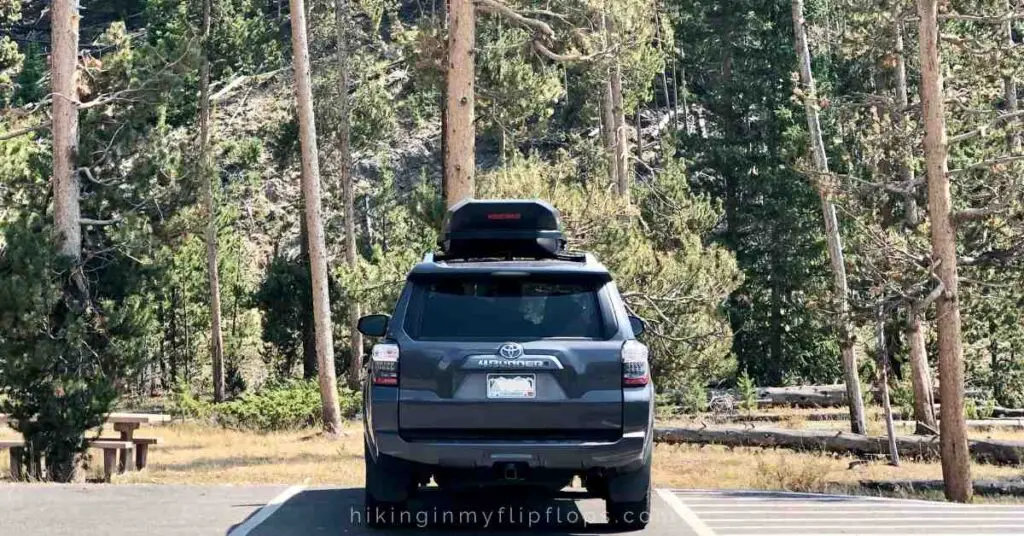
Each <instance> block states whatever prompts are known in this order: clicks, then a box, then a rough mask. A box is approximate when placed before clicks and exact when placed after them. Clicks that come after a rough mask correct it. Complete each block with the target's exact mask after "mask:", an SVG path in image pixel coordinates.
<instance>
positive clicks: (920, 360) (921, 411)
mask: <svg viewBox="0 0 1024 536" xmlns="http://www.w3.org/2000/svg"><path fill="white" fill-rule="evenodd" d="M899 7H900V6H899V5H898V4H897V8H895V12H894V14H895V15H896V17H895V19H896V99H897V102H898V103H899V106H900V110H899V112H897V114H896V121H897V125H899V126H900V127H901V132H902V127H903V125H904V114H905V113H906V110H907V108H908V107H909V106H910V92H909V91H908V90H907V59H906V58H907V57H906V51H905V47H904V43H903V33H904V28H903V19H902V16H903V15H902V13H901V10H900V9H899ZM903 134H904V135H909V133H907V132H903ZM909 160H910V159H909V158H907V159H903V160H901V161H900V164H899V172H900V181H901V182H903V184H905V185H906V188H907V189H908V190H911V191H910V192H908V193H906V194H904V195H903V205H904V222H905V223H906V225H907V227H908V228H910V229H913V228H914V227H917V225H918V224H920V223H921V214H920V213H919V210H918V207H917V196H916V195H915V193H914V191H913V190H915V189H916V188H911V187H910V184H911V183H912V182H913V181H914V170H913V168H912V167H911V162H910V161H909ZM921 317H922V312H921V311H920V310H919V309H918V308H917V307H916V306H915V305H914V304H911V306H910V310H909V311H907V326H906V330H905V333H906V336H907V341H909V346H910V355H909V359H910V383H911V384H912V385H913V388H914V419H915V420H916V421H917V422H919V423H921V424H923V425H924V426H925V427H927V428H930V429H932V430H937V429H938V424H937V423H936V422H935V408H934V404H935V400H934V398H933V397H932V388H933V387H932V379H931V372H930V371H929V369H928V354H927V351H926V349H925V344H924V330H923V328H922V325H921ZM920 431H923V430H919V432H920Z"/></svg>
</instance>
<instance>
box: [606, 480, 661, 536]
mask: <svg viewBox="0 0 1024 536" xmlns="http://www.w3.org/2000/svg"><path fill="white" fill-rule="evenodd" d="M605 512H606V513H607V515H608V522H609V523H610V524H611V526H612V527H615V528H616V529H620V530H643V529H644V528H645V527H646V526H647V523H648V522H649V521H650V519H651V490H650V489H648V490H647V495H646V496H645V497H644V499H643V500H642V501H637V502H613V501H611V500H608V501H606V502H605Z"/></svg>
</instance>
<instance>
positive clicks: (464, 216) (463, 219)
mask: <svg viewBox="0 0 1024 536" xmlns="http://www.w3.org/2000/svg"><path fill="white" fill-rule="evenodd" d="M439 245H440V247H441V249H442V250H443V251H444V254H443V256H444V257H446V258H461V259H485V258H509V259H512V258H538V259H544V258H558V257H560V256H561V255H562V250H563V248H564V247H565V237H564V236H563V235H562V229H561V222H560V221H559V219H558V210H557V209H555V207H553V206H551V205H550V204H548V203H546V202H544V201H540V200H479V201H478V200H466V201H461V202H459V203H458V204H456V205H454V206H453V207H452V208H450V209H448V214H447V215H445V218H444V224H443V225H442V231H441V240H440V244H439Z"/></svg>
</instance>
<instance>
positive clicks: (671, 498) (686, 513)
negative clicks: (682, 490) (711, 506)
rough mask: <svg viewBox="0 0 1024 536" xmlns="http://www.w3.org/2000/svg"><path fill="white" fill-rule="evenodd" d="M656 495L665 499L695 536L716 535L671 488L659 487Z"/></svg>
mask: <svg viewBox="0 0 1024 536" xmlns="http://www.w3.org/2000/svg"><path fill="white" fill-rule="evenodd" d="M658 496H659V497H661V500H663V501H665V503H666V504H668V505H669V506H670V507H671V508H672V510H673V511H675V513H676V514H678V515H679V517H680V518H681V519H682V520H683V522H684V523H686V524H687V525H689V526H690V529H692V530H693V532H694V533H695V534H696V536H716V534H715V531H713V530H711V527H708V526H707V525H705V524H704V522H703V521H701V520H700V518H699V517H697V514H694V513H693V511H692V510H690V508H689V507H687V506H686V505H685V504H683V501H682V500H680V499H679V497H677V496H676V494H675V493H673V492H672V490H667V489H659V490H658Z"/></svg>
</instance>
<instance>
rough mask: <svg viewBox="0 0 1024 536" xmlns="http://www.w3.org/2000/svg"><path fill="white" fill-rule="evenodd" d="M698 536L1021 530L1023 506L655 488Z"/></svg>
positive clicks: (975, 534) (945, 535) (951, 535)
mask: <svg viewBox="0 0 1024 536" xmlns="http://www.w3.org/2000/svg"><path fill="white" fill-rule="evenodd" d="M659 495H660V496H661V497H662V498H663V499H664V501H665V502H666V503H667V504H668V505H669V506H670V507H672V509H673V511H675V512H676V513H677V514H678V515H679V517H680V518H682V520H683V521H684V522H685V523H686V524H687V526H688V527H689V528H690V529H691V530H692V531H693V532H695V533H696V535H697V536H741V535H755V534H756V535H758V536H767V535H771V536H782V535H786V536H812V535H813V536H826V534H837V535H838V534H844V535H847V536H849V535H850V534H861V535H865V536H871V535H883V534H884V535H896V534H900V535H903V534H929V535H933V534H934V535H939V534H941V535H942V536H955V535H957V534H971V535H972V536H979V535H980V534H982V533H985V534H992V535H996V534H999V535H1009V534H1017V535H1022V534H1024V506H1020V505H1003V504H999V505H992V504H987V505H963V504H955V503H942V502H933V501H921V500H900V499H888V498H879V497H853V496H841V495H814V494H807V493H786V492H764V491H728V490H716V491H703V490H675V491H668V490H659Z"/></svg>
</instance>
